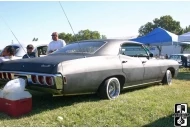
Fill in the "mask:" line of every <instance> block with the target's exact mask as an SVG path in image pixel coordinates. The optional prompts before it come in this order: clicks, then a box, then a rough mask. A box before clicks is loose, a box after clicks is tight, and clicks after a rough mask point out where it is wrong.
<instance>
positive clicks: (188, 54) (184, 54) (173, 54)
mask: <svg viewBox="0 0 190 130" xmlns="http://www.w3.org/2000/svg"><path fill="white" fill-rule="evenodd" d="M182 55H184V56H189V55H190V54H171V56H182Z"/></svg>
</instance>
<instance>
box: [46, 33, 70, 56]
mask: <svg viewBox="0 0 190 130" xmlns="http://www.w3.org/2000/svg"><path fill="white" fill-rule="evenodd" d="M51 36H52V40H53V41H51V42H50V43H49V45H48V49H47V54H50V53H52V52H54V51H56V50H58V49H60V48H62V47H64V46H66V43H65V41H64V40H62V39H59V38H58V33H57V32H53V33H52V35H51Z"/></svg>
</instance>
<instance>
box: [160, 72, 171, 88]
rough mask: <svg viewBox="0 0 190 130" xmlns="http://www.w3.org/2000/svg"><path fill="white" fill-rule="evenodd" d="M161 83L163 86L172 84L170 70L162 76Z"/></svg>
mask: <svg viewBox="0 0 190 130" xmlns="http://www.w3.org/2000/svg"><path fill="white" fill-rule="evenodd" d="M162 83H163V84H166V85H171V84H172V73H171V71H170V70H167V71H166V73H165V75H164V78H163V80H162Z"/></svg>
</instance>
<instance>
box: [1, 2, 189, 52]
mask: <svg viewBox="0 0 190 130" xmlns="http://www.w3.org/2000/svg"><path fill="white" fill-rule="evenodd" d="M61 4H62V6H63V8H64V10H65V11H66V13H67V16H68V18H69V20H70V22H71V24H72V26H73V29H74V31H75V33H77V32H78V31H79V30H84V29H90V30H94V31H95V30H96V31H99V32H100V34H103V35H106V36H107V37H108V38H113V37H126V36H133V35H138V29H139V27H140V26H141V25H143V24H145V23H147V22H149V21H152V20H153V19H154V18H159V17H160V16H162V15H171V16H172V17H173V18H174V19H175V20H178V21H180V23H181V26H182V27H185V26H188V25H190V18H189V14H190V8H189V7H190V6H189V5H190V1H189V2H188V1H186V2H180V1H175V2H171V1H169V2H164V1H160V2H153V1H152V2H151V1H148V2H137V1H135V2H130V1H122V2H117V1H115V2H113V1H112V2H107V1H106V2H103V1H102V2H99V1H96V2H91V1H84V2H79V1H77V2H73V1H72V2H67V1H62V2H61ZM0 17H3V19H4V20H5V21H6V23H7V24H8V25H9V26H10V28H11V29H12V31H13V32H14V33H15V35H16V37H17V38H18V39H19V41H31V40H32V39H33V38H34V37H37V38H39V41H45V42H48V43H49V42H50V41H51V36H50V35H51V33H52V32H54V31H57V32H59V33H60V32H66V33H72V30H71V28H70V26H69V24H68V22H67V20H66V17H65V16H64V13H63V12H62V10H61V7H60V5H59V2H51V1H48V2H45V1H43V2H38V1H33V2H26V1H21V2H3V1H0ZM12 40H13V41H14V42H17V41H16V39H15V38H14V36H13V35H12V33H11V31H10V30H9V28H8V27H7V26H6V24H5V23H4V22H3V21H2V19H0V42H1V44H0V49H1V48H3V47H4V46H5V45H6V44H10V43H11V41H12Z"/></svg>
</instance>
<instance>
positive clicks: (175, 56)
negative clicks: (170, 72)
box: [169, 54, 190, 66]
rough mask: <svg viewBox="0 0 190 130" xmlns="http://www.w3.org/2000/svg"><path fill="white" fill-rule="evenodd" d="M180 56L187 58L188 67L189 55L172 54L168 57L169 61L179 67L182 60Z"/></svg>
mask: <svg viewBox="0 0 190 130" xmlns="http://www.w3.org/2000/svg"><path fill="white" fill-rule="evenodd" d="M181 56H185V57H187V66H190V59H189V58H188V57H190V54H172V55H170V57H169V59H172V60H175V61H177V62H178V63H179V65H180V66H182V59H181Z"/></svg>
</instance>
